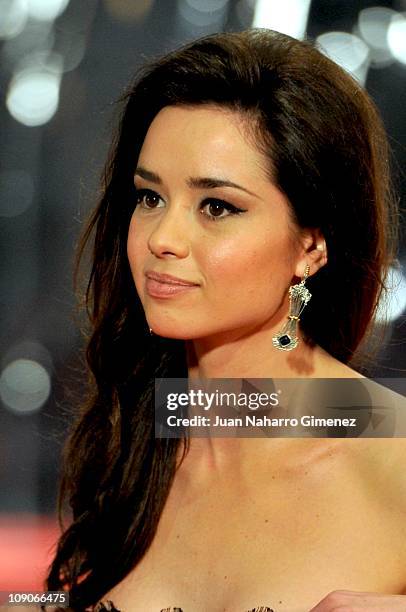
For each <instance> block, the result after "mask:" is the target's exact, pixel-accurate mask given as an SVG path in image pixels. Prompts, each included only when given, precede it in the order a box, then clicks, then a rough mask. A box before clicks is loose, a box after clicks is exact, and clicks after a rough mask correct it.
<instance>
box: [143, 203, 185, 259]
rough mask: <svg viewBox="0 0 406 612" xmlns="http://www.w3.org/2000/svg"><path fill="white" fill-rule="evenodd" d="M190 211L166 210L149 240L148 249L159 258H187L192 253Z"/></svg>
mask: <svg viewBox="0 0 406 612" xmlns="http://www.w3.org/2000/svg"><path fill="white" fill-rule="evenodd" d="M188 216H189V211H187V210H183V211H180V210H179V209H177V210H175V209H172V210H169V209H168V210H166V211H165V212H164V213H163V214H162V216H161V217H160V219H159V220H158V221H157V224H156V226H155V227H154V229H153V230H152V232H151V234H150V236H149V239H148V248H149V250H150V251H151V253H153V254H154V255H156V256H157V257H165V256H168V255H169V256H175V257H179V258H185V257H187V256H188V254H189V251H190V241H189V236H190V229H191V228H190V225H189V221H188V219H187V217H188Z"/></svg>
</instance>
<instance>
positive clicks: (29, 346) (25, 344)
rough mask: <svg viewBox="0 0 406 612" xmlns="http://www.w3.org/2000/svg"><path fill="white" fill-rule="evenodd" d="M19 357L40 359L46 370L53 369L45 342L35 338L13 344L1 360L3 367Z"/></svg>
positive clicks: (33, 359)
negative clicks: (41, 342) (37, 340)
mask: <svg viewBox="0 0 406 612" xmlns="http://www.w3.org/2000/svg"><path fill="white" fill-rule="evenodd" d="M18 359H30V360H32V361H38V362H39V363H41V365H43V366H44V367H45V369H46V370H48V371H52V369H53V361H52V357H51V354H50V352H49V351H48V349H47V348H45V346H44V345H43V344H40V343H39V342H36V341H35V340H22V341H20V342H17V343H16V344H13V345H12V346H11V347H10V348H9V349H8V350H7V351H6V353H5V355H4V357H3V358H2V360H1V366H0V369H1V368H4V367H5V366H6V365H7V364H9V363H11V362H12V361H17V360H18Z"/></svg>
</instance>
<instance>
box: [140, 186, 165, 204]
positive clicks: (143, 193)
mask: <svg viewBox="0 0 406 612" xmlns="http://www.w3.org/2000/svg"><path fill="white" fill-rule="evenodd" d="M160 200H161V201H162V198H161V196H159V195H158V194H157V193H155V191H152V190H151V189H137V190H136V194H135V201H136V204H137V205H138V204H141V205H142V206H143V208H147V209H148V208H157V207H158V204H159V201H160Z"/></svg>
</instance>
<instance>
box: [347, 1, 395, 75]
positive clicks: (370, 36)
mask: <svg viewBox="0 0 406 612" xmlns="http://www.w3.org/2000/svg"><path fill="white" fill-rule="evenodd" d="M394 15H396V12H395V11H393V10H392V9H389V8H385V7H383V6H373V7H370V8H366V9H364V10H362V11H360V13H359V15H358V24H357V28H356V32H357V33H358V34H359V35H360V36H361V38H362V39H363V40H364V41H365V42H366V43H367V45H368V46H369V49H370V58H371V63H372V64H373V65H374V66H376V67H383V66H387V65H388V64H390V63H391V62H392V61H393V58H392V53H391V51H390V48H389V45H388V28H389V26H390V24H391V21H392V19H393V16H394Z"/></svg>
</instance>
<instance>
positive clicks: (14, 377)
mask: <svg viewBox="0 0 406 612" xmlns="http://www.w3.org/2000/svg"><path fill="white" fill-rule="evenodd" d="M50 392H51V380H50V376H49V374H48V372H47V370H46V369H45V368H44V367H43V366H42V365H41V364H40V363H38V362H37V361H33V360H31V359H17V360H15V361H12V362H11V363H9V364H8V365H7V366H6V367H5V368H4V370H3V371H2V373H1V375H0V398H1V400H2V401H3V403H4V405H5V406H6V407H7V408H8V409H9V410H10V411H11V412H14V413H16V414H28V413H33V412H36V411H38V410H40V408H41V407H42V406H43V405H44V404H45V402H46V401H47V399H48V397H49V394H50Z"/></svg>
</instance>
